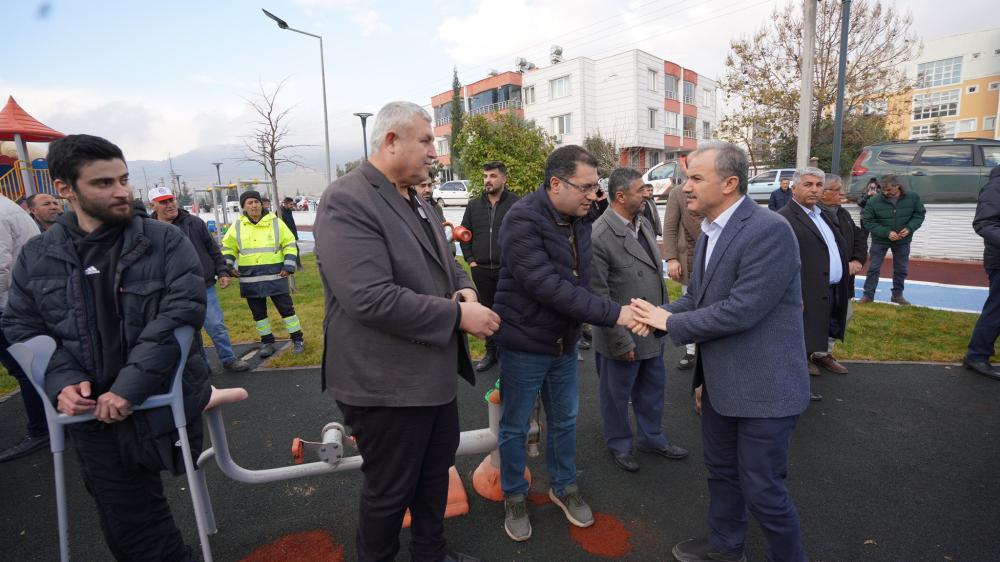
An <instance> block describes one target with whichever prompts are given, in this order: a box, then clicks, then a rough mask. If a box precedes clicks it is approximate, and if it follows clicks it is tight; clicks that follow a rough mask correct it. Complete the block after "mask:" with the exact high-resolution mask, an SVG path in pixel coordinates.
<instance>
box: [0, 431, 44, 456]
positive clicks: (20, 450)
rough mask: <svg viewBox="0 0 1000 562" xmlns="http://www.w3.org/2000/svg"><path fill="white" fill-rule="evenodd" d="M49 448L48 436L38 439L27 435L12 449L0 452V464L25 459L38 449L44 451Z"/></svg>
mask: <svg viewBox="0 0 1000 562" xmlns="http://www.w3.org/2000/svg"><path fill="white" fill-rule="evenodd" d="M48 446H49V436H48V435H47V434H46V435H41V436H38V437H32V436H31V435H28V436H27V437H25V438H24V439H22V440H21V442H20V443H18V444H17V445H14V446H13V447H11V448H9V449H6V450H4V451H3V452H0V462H7V461H12V460H14V459H19V458H22V457H26V456H28V455H30V454H31V453H34V452H35V451H37V450H39V449H44V448H45V447H48Z"/></svg>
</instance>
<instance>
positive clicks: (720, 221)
mask: <svg viewBox="0 0 1000 562" xmlns="http://www.w3.org/2000/svg"><path fill="white" fill-rule="evenodd" d="M746 198H747V196H746V195H744V196H743V197H740V198H739V200H737V201H736V202H735V203H733V204H732V206H730V207H729V208H728V209H726V210H725V211H723V212H722V214H721V215H719V216H717V217H715V220H714V221H709V220H708V219H707V218H705V219H702V221H701V231H702V232H704V233H705V236H707V237H708V244H706V245H705V269H706V270H707V269H708V264H709V262H710V261H712V251H713V250H715V243H716V242H718V241H719V234H722V229H724V228H726V223H728V222H729V219H730V218H731V217H732V216H733V213H735V212H736V209H737V208H738V207H739V206H740V205H742V204H743V200H744V199H746ZM703 271H704V270H703Z"/></svg>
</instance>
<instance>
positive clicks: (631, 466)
mask: <svg viewBox="0 0 1000 562" xmlns="http://www.w3.org/2000/svg"><path fill="white" fill-rule="evenodd" d="M611 456H612V457H614V458H615V464H617V465H618V468H620V469H622V470H625V471H628V472H636V471H637V470H639V461H637V460H635V457H633V456H632V453H619V452H618V451H611Z"/></svg>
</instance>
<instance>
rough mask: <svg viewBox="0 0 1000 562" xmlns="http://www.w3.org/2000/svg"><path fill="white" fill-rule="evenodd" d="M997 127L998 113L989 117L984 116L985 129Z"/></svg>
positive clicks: (990, 129)
mask: <svg viewBox="0 0 1000 562" xmlns="http://www.w3.org/2000/svg"><path fill="white" fill-rule="evenodd" d="M996 128H997V117H996V115H990V116H989V117H983V130H984V131H995V130H996Z"/></svg>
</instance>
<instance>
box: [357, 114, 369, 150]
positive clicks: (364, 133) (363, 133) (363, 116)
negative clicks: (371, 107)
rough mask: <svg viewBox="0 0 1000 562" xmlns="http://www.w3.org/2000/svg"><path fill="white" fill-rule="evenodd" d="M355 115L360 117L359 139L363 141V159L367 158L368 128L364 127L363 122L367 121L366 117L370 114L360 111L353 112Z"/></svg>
mask: <svg viewBox="0 0 1000 562" xmlns="http://www.w3.org/2000/svg"><path fill="white" fill-rule="evenodd" d="M355 115H357V116H358V117H360V118H361V139H362V141H364V143H365V160H368V130H367V129H366V128H365V122H366V121H368V118H369V117H371V116H372V114H371V113H365V112H363V111H362V112H359V113H355Z"/></svg>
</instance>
